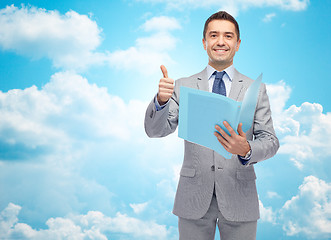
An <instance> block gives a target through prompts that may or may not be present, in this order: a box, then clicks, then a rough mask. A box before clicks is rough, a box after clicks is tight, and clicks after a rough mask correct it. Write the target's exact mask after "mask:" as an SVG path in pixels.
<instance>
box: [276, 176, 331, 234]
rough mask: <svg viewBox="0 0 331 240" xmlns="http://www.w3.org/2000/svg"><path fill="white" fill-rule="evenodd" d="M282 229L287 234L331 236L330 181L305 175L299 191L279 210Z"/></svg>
mask: <svg viewBox="0 0 331 240" xmlns="http://www.w3.org/2000/svg"><path fill="white" fill-rule="evenodd" d="M280 213H281V219H282V221H283V222H284V223H283V229H284V231H285V232H286V233H287V235H289V236H293V235H305V236H306V237H309V238H316V239H329V238H331V183H328V182H325V181H323V180H321V179H318V178H317V177H314V176H308V177H305V179H304V182H303V183H302V185H300V187H299V193H298V194H297V195H296V196H294V197H292V199H290V200H288V201H287V202H286V203H285V204H284V206H283V208H282V209H281V211H280Z"/></svg>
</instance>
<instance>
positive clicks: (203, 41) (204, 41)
mask: <svg viewBox="0 0 331 240" xmlns="http://www.w3.org/2000/svg"><path fill="white" fill-rule="evenodd" d="M202 44H203V48H204V49H205V50H207V47H206V40H205V39H204V38H203V39H202Z"/></svg>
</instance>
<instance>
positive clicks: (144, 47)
mask: <svg viewBox="0 0 331 240" xmlns="http://www.w3.org/2000/svg"><path fill="white" fill-rule="evenodd" d="M141 28H142V29H144V30H145V31H147V32H153V33H152V34H151V35H150V36H148V37H141V38H138V39H136V43H135V45H134V46H132V47H130V48H128V49H126V50H117V51H115V52H112V53H109V55H108V58H109V59H108V61H109V63H110V65H111V66H115V67H117V68H118V69H126V70H135V71H138V72H140V73H141V74H143V75H152V74H154V73H155V72H159V71H160V70H159V66H160V65H161V64H165V65H169V64H172V63H174V60H173V59H172V58H171V57H170V55H169V51H170V50H173V49H174V48H175V47H176V43H177V39H176V38H175V37H174V36H173V35H172V34H171V33H170V31H171V30H175V29H180V28H181V26H180V24H179V22H178V21H177V20H176V19H175V18H171V17H166V16H161V17H154V18H152V19H149V20H147V21H146V22H145V23H144V24H143V25H142V26H141Z"/></svg>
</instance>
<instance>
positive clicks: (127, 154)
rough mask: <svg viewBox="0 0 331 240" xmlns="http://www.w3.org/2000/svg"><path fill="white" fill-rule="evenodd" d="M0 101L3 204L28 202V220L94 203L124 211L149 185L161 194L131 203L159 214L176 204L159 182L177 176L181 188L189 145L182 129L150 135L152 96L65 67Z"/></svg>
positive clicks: (101, 208) (139, 209)
mask: <svg viewBox="0 0 331 240" xmlns="http://www.w3.org/2000/svg"><path fill="white" fill-rule="evenodd" d="M0 106H1V107H0V114H1V118H0V146H1V147H2V148H3V149H6V151H1V152H0V160H1V161H0V164H1V168H0V195H1V196H2V197H1V199H0V203H1V204H2V205H4V204H8V203H9V202H21V203H24V205H23V206H24V210H23V211H22V213H21V216H22V217H23V218H24V219H29V221H30V222H29V223H28V224H29V225H31V226H36V225H37V226H38V224H42V223H41V222H40V221H46V219H48V218H50V217H52V216H54V217H55V216H65V215H66V214H67V213H69V212H86V211H87V210H90V209H95V210H99V211H102V212H105V213H107V214H109V213H114V212H115V211H118V210H117V209H119V210H121V212H125V211H126V210H127V207H126V206H129V203H130V202H128V201H129V200H128V199H134V198H135V197H137V196H138V198H139V194H140V192H142V189H143V191H144V194H153V195H155V193H156V194H157V195H156V196H155V197H154V198H152V199H150V200H149V201H148V204H145V203H144V204H142V205H131V207H133V209H134V211H135V212H136V213H139V212H140V213H141V212H142V211H144V212H145V211H146V212H147V213H148V214H149V213H151V212H152V213H153V216H154V215H158V216H159V215H162V214H164V213H165V212H166V209H167V210H169V209H170V208H171V205H172V202H173V198H166V201H165V198H164V196H166V195H167V194H166V193H165V192H164V191H162V189H161V188H162V187H161V188H159V187H158V186H157V188H155V186H156V185H157V183H159V182H160V181H162V180H163V179H166V180H168V179H169V176H170V184H171V189H172V195H173V194H174V191H175V188H176V186H175V184H174V183H173V181H172V177H173V166H174V165H176V164H178V163H179V162H180V161H181V160H182V157H181V155H182V152H183V149H182V148H183V144H182V141H181V140H179V139H178V137H177V136H176V135H175V134H173V135H172V136H169V137H167V138H164V139H149V138H148V137H147V136H146V134H145V132H144V128H143V120H144V115H145V110H146V107H147V102H142V101H139V100H131V101H128V102H125V101H124V100H123V99H121V98H119V97H117V96H112V95H110V94H109V93H108V90H107V89H106V88H103V87H98V86H97V85H95V84H90V83H89V82H88V81H87V79H86V78H84V77H82V76H80V75H78V74H76V73H74V72H70V71H66V72H58V73H56V74H54V75H53V76H52V77H51V80H50V82H48V83H47V84H46V85H44V86H43V87H42V88H41V89H38V88H37V87H35V86H33V87H30V88H26V89H23V90H18V89H16V90H10V91H8V92H6V93H4V92H1V91H0ZM169 149H172V151H169ZM133 156H134V157H133ZM156 159H157V160H156ZM123 171H125V174H124V173H123ZM142 173H143V174H142ZM126 176H130V177H126ZM122 179H123V181H122ZM146 182H149V186H150V188H149V189H148V190H146V189H145V188H146ZM119 183H120V184H119ZM144 184H145V185H144ZM50 186H51V187H50ZM22 189H24V190H23V191H22ZM150 189H151V190H150ZM159 190H160V191H159ZM147 191H151V192H152V193H148V192H147ZM153 191H154V192H153ZM123 195H124V196H125V198H122V196H123ZM128 196H129V197H128ZM27 199H28V201H27ZM135 200H136V199H135ZM130 201H134V200H130ZM131 203H132V202H131ZM161 203H162V204H161ZM36 206H38V207H36ZM168 206H169V207H168ZM168 208H169V209H168ZM123 209H124V210H123ZM122 210H123V211H122ZM160 211H161V213H160ZM129 212H131V211H129ZM168 212H170V210H169V211H168ZM168 212H166V213H165V215H166V216H168ZM145 215H146V214H145ZM17 227H21V228H24V229H26V228H25V227H26V226H25V225H17ZM26 231H28V230H26ZM28 232H29V231H28ZM30 232H31V231H30Z"/></svg>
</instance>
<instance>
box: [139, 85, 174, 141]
mask: <svg viewBox="0 0 331 240" xmlns="http://www.w3.org/2000/svg"><path fill="white" fill-rule="evenodd" d="M178 100H179V86H178V81H176V82H175V88H174V93H173V94H172V97H171V98H170V99H169V102H168V103H167V105H166V106H165V107H164V108H163V109H161V110H159V111H157V110H156V107H155V104H154V100H152V101H151V102H150V104H149V105H148V107H147V110H146V114H145V131H146V134H147V136H149V137H151V138H154V137H165V136H167V135H169V134H170V133H173V132H174V131H175V130H176V128H177V126H178V108H179V101H178Z"/></svg>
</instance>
